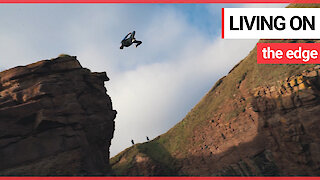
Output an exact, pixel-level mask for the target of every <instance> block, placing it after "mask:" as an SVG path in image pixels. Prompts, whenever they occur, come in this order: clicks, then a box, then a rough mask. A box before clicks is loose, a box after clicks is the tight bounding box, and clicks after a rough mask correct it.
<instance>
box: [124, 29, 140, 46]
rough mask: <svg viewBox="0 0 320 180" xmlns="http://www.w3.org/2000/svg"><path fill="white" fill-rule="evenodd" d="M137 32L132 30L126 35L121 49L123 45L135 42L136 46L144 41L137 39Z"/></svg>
mask: <svg viewBox="0 0 320 180" xmlns="http://www.w3.org/2000/svg"><path fill="white" fill-rule="evenodd" d="M135 34H136V32H135V31H132V32H131V33H129V34H127V35H126V37H124V38H123V39H122V41H121V46H120V49H123V47H129V46H131V45H132V44H133V43H135V44H136V47H138V46H139V45H140V44H141V43H142V42H141V41H137V40H136V38H135V37H134V35H135ZM129 36H130V37H129Z"/></svg>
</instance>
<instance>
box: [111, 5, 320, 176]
mask: <svg viewBox="0 0 320 180" xmlns="http://www.w3.org/2000/svg"><path fill="white" fill-rule="evenodd" d="M299 6H300V5H299ZM260 42H262V43H263V42H267V43H272V42H278V43H279V42H283V43H319V41H316V40H261V41H260ZM256 51H257V49H256V48H254V49H253V50H252V51H251V52H250V53H249V55H248V56H247V57H246V58H245V59H243V60H242V61H241V62H240V63H239V64H237V65H236V66H235V67H234V68H233V69H232V70H231V71H230V72H229V74H228V75H227V76H225V77H223V78H221V79H220V80H219V81H218V82H217V83H216V84H215V85H214V86H213V88H212V89H211V90H210V91H209V92H208V93H207V94H206V95H205V96H204V97H203V98H202V100H201V101H200V102H199V103H198V104H197V105H196V106H195V107H194V108H193V109H192V110H191V111H190V112H189V113H188V114H187V115H186V117H185V118H184V119H183V120H182V121H181V122H180V123H178V124H177V125H176V126H174V127H173V128H172V129H170V130H169V131H168V132H167V133H165V134H162V135H160V136H159V137H157V138H156V139H154V140H152V141H150V142H147V143H143V144H136V145H134V146H132V147H130V148H128V149H126V150H124V151H123V152H121V153H119V154H118V155H117V156H115V157H113V158H112V159H111V164H112V168H113V170H114V172H115V173H116V174H118V175H145V176H154V175H192V176H199V175H201V176H220V175H223V176H225V175H227V176H230V175H237V176H278V175H280V176H290V175H313V176H314V175H317V176H319V175H320V118H319V117H320V76H319V75H320V70H319V68H320V66H316V65H259V64H257V63H256V62H257V59H256V57H257V54H256Z"/></svg>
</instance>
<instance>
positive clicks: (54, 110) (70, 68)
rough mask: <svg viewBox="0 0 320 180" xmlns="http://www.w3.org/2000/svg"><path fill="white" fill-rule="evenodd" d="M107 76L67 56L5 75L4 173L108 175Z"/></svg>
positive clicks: (110, 119) (0, 121) (1, 77)
mask: <svg viewBox="0 0 320 180" xmlns="http://www.w3.org/2000/svg"><path fill="white" fill-rule="evenodd" d="M108 80H109V79H108V77H107V75H106V73H105V72H102V73H93V72H90V70H89V69H86V68H83V67H82V66H81V65H80V63H79V62H78V61H77V59H76V57H74V56H68V55H63V56H59V57H58V58H55V59H51V60H43V61H39V62H37V63H34V64H30V65H27V66H19V67H15V68H12V69H9V70H6V71H3V72H1V73H0V157H1V160H0V175H108V174H110V165H109V161H108V160H109V146H110V143H111V139H112V137H113V132H114V119H115V116H116V111H115V110H113V108H112V103H111V99H110V97H109V96H108V95H107V94H106V89H105V87H104V82H105V81H108Z"/></svg>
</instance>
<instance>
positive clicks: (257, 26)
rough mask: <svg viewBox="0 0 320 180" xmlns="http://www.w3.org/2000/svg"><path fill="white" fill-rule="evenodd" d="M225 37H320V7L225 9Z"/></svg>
mask: <svg viewBox="0 0 320 180" xmlns="http://www.w3.org/2000/svg"><path fill="white" fill-rule="evenodd" d="M222 12H223V14H222V15H223V19H224V21H223V22H222V31H223V32H222V34H223V38H225V39H320V9H319V8H224V10H222Z"/></svg>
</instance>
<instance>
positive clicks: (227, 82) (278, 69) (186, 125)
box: [110, 4, 320, 175]
mask: <svg viewBox="0 0 320 180" xmlns="http://www.w3.org/2000/svg"><path fill="white" fill-rule="evenodd" d="M288 7H320V4H318V5H314V4H308V5H304V4H297V5H296V4H291V5H289V6H288ZM316 41H317V40H260V42H262V43H314V42H316ZM256 57H257V49H256V47H255V48H254V49H253V50H252V51H251V52H250V53H249V54H248V56H247V57H246V58H244V59H243V60H242V61H240V62H239V63H238V64H237V65H236V66H235V67H234V68H233V69H232V70H231V71H230V72H229V74H228V75H227V76H225V77H223V78H221V79H220V80H218V81H217V82H216V84H215V85H214V86H213V87H212V88H211V90H210V91H209V92H208V93H207V94H206V95H205V96H204V97H203V98H202V100H201V101H200V102H199V103H198V104H197V105H196V106H195V107H194V108H193V109H192V110H191V111H190V112H189V113H188V114H187V115H186V117H185V118H184V119H183V120H182V121H181V122H179V123H178V124H176V125H175V126H174V127H173V128H171V129H170V130H169V131H168V132H166V133H165V134H162V135H160V136H159V137H157V138H155V139H154V140H152V141H150V142H146V143H143V144H136V145H134V146H132V147H130V148H127V149H125V150H124V151H122V152H121V153H119V154H118V155H116V156H115V157H113V158H112V159H111V160H110V164H111V165H112V168H113V171H114V173H115V174H116V175H127V174H130V173H128V172H129V171H130V170H131V169H132V168H134V165H135V161H136V160H135V157H136V155H137V154H143V155H144V156H147V157H149V158H150V159H151V160H152V162H155V163H157V164H158V165H160V166H161V167H164V169H162V170H163V171H165V172H166V173H163V174H168V175H170V174H175V171H176V170H177V169H178V168H179V166H180V165H178V164H177V162H176V161H175V159H176V158H179V159H182V158H185V157H187V156H188V150H189V149H190V148H192V147H193V146H194V144H192V143H197V142H192V141H191V139H192V136H193V135H194V131H196V130H199V129H200V130H201V127H203V126H204V125H205V124H204V123H206V122H207V120H208V119H210V117H211V115H212V114H213V113H214V112H215V111H217V110H218V108H219V106H220V105H221V104H223V102H224V101H226V99H231V98H232V96H233V95H234V94H236V93H237V91H239V90H238V88H237V84H239V83H241V81H242V80H243V79H244V78H246V80H247V83H246V86H247V88H248V89H253V88H255V87H258V86H268V85H276V84H277V83H278V81H279V80H283V79H285V78H286V77H289V76H291V75H295V74H299V73H300V72H302V71H303V70H305V69H308V68H311V67H313V66H315V65H258V64H257V63H256V62H257V58H256ZM213 59H214V57H213ZM218 91H219V92H220V93H219V94H218V95H217V92H218ZM239 111H241V107H239ZM234 116H237V111H234V112H233V113H231V114H228V115H227V116H226V117H229V118H232V117H234ZM227 120H228V118H226V121H227ZM198 143H201V142H198Z"/></svg>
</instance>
